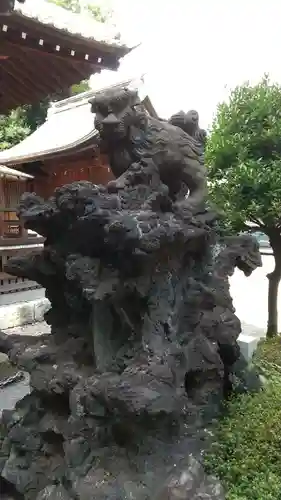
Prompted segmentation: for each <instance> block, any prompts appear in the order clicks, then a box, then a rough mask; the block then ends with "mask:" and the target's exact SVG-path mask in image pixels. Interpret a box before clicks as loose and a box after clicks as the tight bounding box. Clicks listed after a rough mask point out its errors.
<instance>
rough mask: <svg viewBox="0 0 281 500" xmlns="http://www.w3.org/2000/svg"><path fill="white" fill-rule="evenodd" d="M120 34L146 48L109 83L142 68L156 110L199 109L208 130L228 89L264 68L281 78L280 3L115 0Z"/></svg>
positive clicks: (104, 79)
mask: <svg viewBox="0 0 281 500" xmlns="http://www.w3.org/2000/svg"><path fill="white" fill-rule="evenodd" d="M111 4H112V6H113V8H114V10H115V15H116V22H117V23H118V28H119V29H120V31H121V33H122V37H123V38H124V39H125V40H126V41H127V42H128V43H131V44H135V43H138V42H141V46H140V47H138V48H137V49H135V50H134V51H132V52H131V54H129V55H128V56H126V57H125V58H124V59H123V61H122V62H121V65H120V69H119V71H118V73H117V74H112V73H111V72H103V73H102V74H101V75H97V76H95V77H94V78H93V79H92V84H93V85H94V86H99V85H106V84H107V83H108V84H110V83H113V82H116V81H118V80H121V79H126V78H130V77H137V76H140V75H141V74H143V73H145V74H146V76H145V89H146V91H147V93H148V95H149V97H150V99H151V101H152V103H153V105H154V107H155V109H156V111H157V112H158V114H159V115H160V116H161V117H163V118H166V117H169V116H170V115H171V114H173V113H175V112H177V111H178V110H180V109H183V110H186V111H187V110H188V109H197V110H198V111H199V115H200V122H201V126H203V127H205V128H208V127H209V126H210V125H211V123H212V119H213V116H214V114H215V111H216V107H217V104H218V103H219V102H221V101H222V100H224V99H226V98H227V96H228V95H229V92H230V89H231V88H233V87H235V86H236V85H238V84H241V83H243V82H245V81H247V80H249V81H250V82H252V83H254V82H257V81H258V80H259V79H260V78H261V77H262V76H263V74H264V73H269V75H270V76H271V78H272V79H273V80H274V81H278V82H279V83H281V63H280V57H279V54H280V51H281V1H280V0H193V1H191V0H111Z"/></svg>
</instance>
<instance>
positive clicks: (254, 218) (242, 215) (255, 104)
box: [206, 77, 281, 337]
mask: <svg viewBox="0 0 281 500" xmlns="http://www.w3.org/2000/svg"><path fill="white" fill-rule="evenodd" d="M206 162H207V165H208V168H209V180H210V194H211V198H212V199H213V201H214V202H215V204H216V206H217V207H218V209H219V210H220V211H221V214H222V218H223V220H224V221H225V225H226V228H227V229H228V230H230V231H245V230H253V226H255V228H256V229H257V230H260V231H262V232H264V233H265V234H267V236H268V237H269V240H270V244H271V247H272V251H273V255H274V260H275V267H274V270H273V271H272V272H271V273H269V274H268V276H267V277H268V280H269V287H268V325H267V335H268V337H272V336H274V335H276V334H277V331H278V310H277V298H278V288H279V283H280V279H281V87H280V86H279V85H277V84H272V83H271V82H270V81H269V79H268V77H264V78H263V80H262V81H261V82H260V83H259V84H258V85H255V86H251V85H250V84H244V85H242V86H240V87H237V88H236V89H235V90H234V91H232V92H231V94H230V98H229V100H228V102H224V103H222V104H220V105H219V106H218V110H217V116H216V118H215V120H214V123H213V126H212V130H211V134H210V137H209V139H208V142H207V150H206Z"/></svg>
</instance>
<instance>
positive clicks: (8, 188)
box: [0, 177, 29, 209]
mask: <svg viewBox="0 0 281 500" xmlns="http://www.w3.org/2000/svg"><path fill="white" fill-rule="evenodd" d="M25 191H29V186H28V182H27V181H24V180H17V179H6V178H3V177H2V178H0V209H1V208H2V209H3V208H16V207H17V206H18V204H19V200H20V197H21V195H22V193H24V192H25Z"/></svg>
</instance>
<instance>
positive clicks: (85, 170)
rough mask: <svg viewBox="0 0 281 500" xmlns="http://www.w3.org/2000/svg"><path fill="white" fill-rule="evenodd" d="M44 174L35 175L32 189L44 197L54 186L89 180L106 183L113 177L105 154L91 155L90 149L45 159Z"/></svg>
mask: <svg viewBox="0 0 281 500" xmlns="http://www.w3.org/2000/svg"><path fill="white" fill-rule="evenodd" d="M43 170H44V172H45V173H46V174H47V175H46V176H41V177H39V176H37V177H36V178H35V179H34V182H33V189H34V191H35V192H36V193H37V194H38V195H40V196H43V197H44V198H48V197H49V196H51V195H52V194H53V192H54V190H55V188H56V187H59V186H63V185H64V184H70V183H71V182H75V181H81V180H85V181H91V182H93V183H94V184H106V183H107V182H109V181H110V180H111V179H113V178H114V176H113V174H112V172H111V170H110V168H109V167H108V161H107V158H106V157H105V156H101V155H93V153H92V150H90V151H88V152H84V153H82V154H81V153H80V154H79V155H75V156H74V155H73V156H71V157H61V158H55V159H51V160H46V161H45V162H44V165H43Z"/></svg>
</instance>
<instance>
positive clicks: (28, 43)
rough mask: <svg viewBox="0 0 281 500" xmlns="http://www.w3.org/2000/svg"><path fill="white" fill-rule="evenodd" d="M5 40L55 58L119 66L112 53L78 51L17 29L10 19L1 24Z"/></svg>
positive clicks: (1, 36)
mask: <svg viewBox="0 0 281 500" xmlns="http://www.w3.org/2000/svg"><path fill="white" fill-rule="evenodd" d="M41 36H43V35H41ZM5 42H6V43H7V42H8V43H9V44H12V45H15V46H21V47H24V48H26V49H29V50H32V51H34V52H36V53H38V54H39V53H40V54H42V55H43V54H45V55H46V54H51V55H52V56H53V57H55V58H61V59H66V60H70V61H71V60H72V61H73V62H74V61H76V62H83V63H88V64H94V65H96V66H97V67H100V68H101V69H103V68H108V69H117V67H118V62H117V60H116V57H115V56H112V54H104V53H102V52H100V51H98V50H97V49H95V50H92V51H91V52H90V51H89V52H90V53H86V52H85V51H82V50H79V51H77V50H75V48H71V47H68V46H65V45H59V44H58V43H56V41H55V40H54V42H53V43H50V42H48V41H46V40H45V39H44V38H40V35H39V34H37V33H34V32H32V31H31V32H27V33H26V32H24V31H23V28H21V29H20V30H19V29H16V28H15V27H14V26H13V24H12V23H11V24H10V23H9V19H7V23H6V24H5V23H3V24H2V26H1V25H0V46H1V44H3V43H5ZM73 45H74V43H73Z"/></svg>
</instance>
